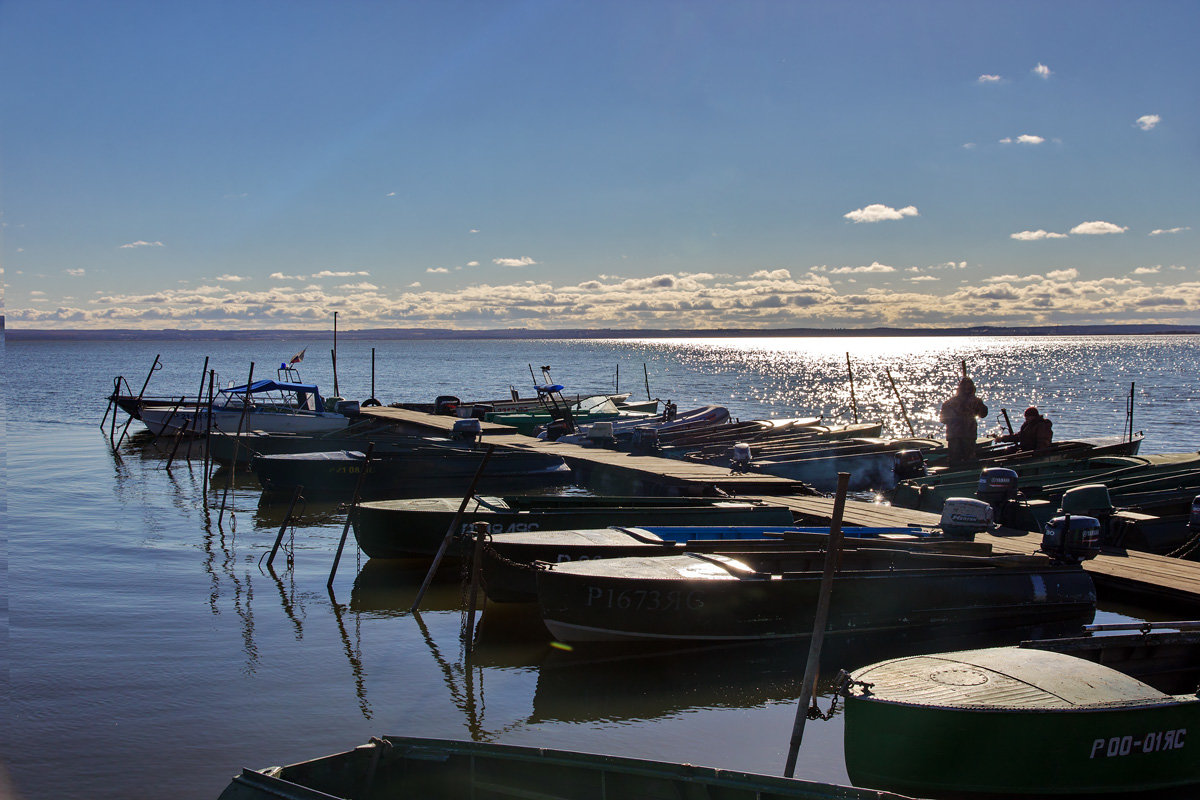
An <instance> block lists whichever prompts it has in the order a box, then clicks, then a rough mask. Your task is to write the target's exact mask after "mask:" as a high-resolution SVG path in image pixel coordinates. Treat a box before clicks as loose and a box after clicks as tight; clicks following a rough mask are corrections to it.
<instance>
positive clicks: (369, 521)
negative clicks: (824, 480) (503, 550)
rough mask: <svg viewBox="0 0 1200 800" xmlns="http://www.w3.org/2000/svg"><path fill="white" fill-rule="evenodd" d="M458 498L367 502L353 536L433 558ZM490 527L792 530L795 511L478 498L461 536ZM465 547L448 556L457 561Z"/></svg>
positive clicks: (380, 552)
mask: <svg viewBox="0 0 1200 800" xmlns="http://www.w3.org/2000/svg"><path fill="white" fill-rule="evenodd" d="M460 505H462V498H459V497H424V498H415V499H408V500H380V501H376V502H369V503H361V504H360V505H359V507H358V510H357V512H356V513H355V517H354V536H355V538H356V539H357V540H358V545H359V547H361V548H362V550H363V552H364V553H366V554H367V556H369V557H370V558H428V557H429V556H432V555H433V554H434V553H436V552H437V551H438V547H439V546H440V545H441V543H442V540H443V539H444V538H445V537H446V531H447V530H449V527H450V523H451V522H452V521H453V520H454V515H455V513H456V512H457V511H458V508H459V506H460ZM476 522H486V523H487V524H488V527H489V530H490V532H491V533H514V532H527V531H551V530H553V531H562V530H571V529H575V528H603V527H608V526H610V525H791V524H793V516H792V512H791V511H790V510H788V509H787V508H784V507H782V506H772V505H767V504H765V503H760V502H757V501H750V500H736V499H718V498H702V497H616V496H605V497H594V496H586V495H512V496H508V497H474V498H472V499H471V501H470V502H469V503H468V504H467V507H466V508H465V509H464V511H463V514H462V517H461V519H460V520H459V525H458V531H457V532H458V533H466V532H468V531H470V530H472V529H473V526H474V524H475V523H476ZM458 546H459V545H458V543H457V542H455V543H454V547H453V548H452V549H451V550H450V551H449V553H448V554H449V555H451V556H457V555H459V552H458Z"/></svg>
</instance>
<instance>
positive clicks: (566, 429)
mask: <svg viewBox="0 0 1200 800" xmlns="http://www.w3.org/2000/svg"><path fill="white" fill-rule="evenodd" d="M572 430H574V426H572V425H571V423H569V422H567V421H566V420H565V419H556V420H551V421H550V422H547V423H546V425H545V434H546V439H547V440H549V441H551V442H555V441H558V437H560V436H563V435H565V434H568V433H570V432H571V431H572ZM538 438H539V439H540V438H541V437H540V436H539V437H538Z"/></svg>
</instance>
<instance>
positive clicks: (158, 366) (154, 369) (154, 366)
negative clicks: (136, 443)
mask: <svg viewBox="0 0 1200 800" xmlns="http://www.w3.org/2000/svg"><path fill="white" fill-rule="evenodd" d="M161 355H162V353H157V354H155V356H154V363H153V364H151V365H150V371H149V372H147V373H146V380H145V381H143V382H142V390H141V391H140V392H138V396H137V399H138V403H139V404H140V403H141V401H142V396H143V395H145V394H146V387H147V386H149V385H150V377H151V376H152V375H154V373H155V372H158V371H159V370H160V369H162V362H160V361H159V360H158V359H159V356H161ZM131 422H133V415H132V414H130V415H129V419H127V420H125V427H124V428H121V436H120V438H118V439H117V443H116V444H114V445H113V449H114V450H116V449H117V448H118V447H120V446H121V442H123V441H125V433H126V432H127V431H128V430H129V423H131ZM116 429H117V415H116V412H113V430H114V431H115V430H116ZM108 439H109V441H110V442H111V441H112V434H111V433H110V434H109V437H108Z"/></svg>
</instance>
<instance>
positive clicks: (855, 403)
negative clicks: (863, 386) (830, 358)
mask: <svg viewBox="0 0 1200 800" xmlns="http://www.w3.org/2000/svg"><path fill="white" fill-rule="evenodd" d="M846 374H847V375H849V376H850V409H851V410H852V411H853V412H854V421H855V422H858V401H856V400H855V399H854V370H853V369H851V368H850V354H849V353H846Z"/></svg>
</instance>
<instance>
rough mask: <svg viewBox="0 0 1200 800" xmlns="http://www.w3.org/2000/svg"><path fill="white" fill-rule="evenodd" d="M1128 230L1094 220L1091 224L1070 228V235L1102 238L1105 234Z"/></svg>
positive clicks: (1082, 223)
mask: <svg viewBox="0 0 1200 800" xmlns="http://www.w3.org/2000/svg"><path fill="white" fill-rule="evenodd" d="M1127 230H1129V228H1127V227H1126V228H1122V227H1121V226H1120V225H1114V224H1113V223H1111V222H1102V221H1100V220H1095V221H1093V222H1081V223H1079V224H1078V225H1076V226H1075V227H1074V228H1071V233H1078V234H1081V235H1084V236H1102V235H1104V234H1107V233H1124V232H1125V231H1127Z"/></svg>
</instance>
